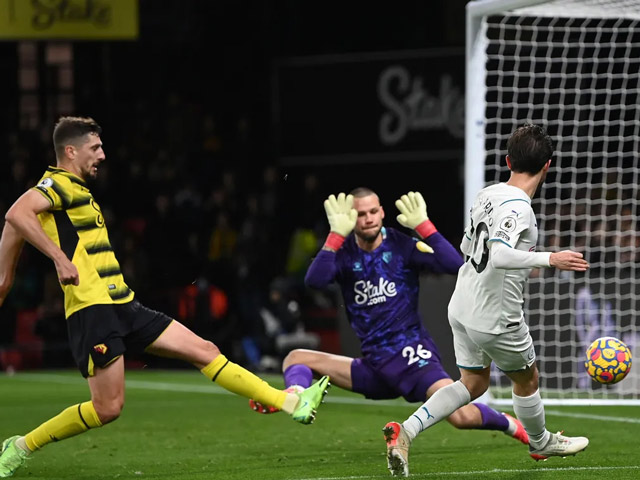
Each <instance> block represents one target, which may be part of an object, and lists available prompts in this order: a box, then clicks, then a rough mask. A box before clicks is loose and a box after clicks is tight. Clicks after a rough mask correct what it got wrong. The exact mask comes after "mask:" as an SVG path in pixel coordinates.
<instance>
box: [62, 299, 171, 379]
mask: <svg viewBox="0 0 640 480" xmlns="http://www.w3.org/2000/svg"><path fill="white" fill-rule="evenodd" d="M172 321H173V319H172V318H170V317H168V316H167V315H165V314H164V313H161V312H156V311H155V310H151V309H150V308H147V307H145V306H144V305H142V304H141V303H140V302H138V301H137V300H132V301H131V302H127V303H122V304H111V305H92V306H90V307H86V308H83V309H82V310H79V311H77V312H75V313H73V314H71V316H70V317H69V318H68V319H67V328H68V330H69V346H70V348H71V353H72V354H73V359H74V360H75V362H76V365H77V366H78V369H79V370H80V373H82V376H83V377H85V378H87V377H92V376H93V374H94V367H99V368H100V367H105V366H106V365H108V364H109V363H111V362H113V361H114V360H115V359H116V358H118V357H119V356H121V355H123V354H124V352H126V351H131V352H136V353H139V352H142V351H143V350H144V349H145V348H147V347H148V346H149V345H151V344H152V343H153V342H154V341H155V340H156V339H157V338H158V337H159V336H160V335H161V334H162V332H164V331H165V330H166V329H167V327H168V326H169V324H170V323H171V322H172Z"/></svg>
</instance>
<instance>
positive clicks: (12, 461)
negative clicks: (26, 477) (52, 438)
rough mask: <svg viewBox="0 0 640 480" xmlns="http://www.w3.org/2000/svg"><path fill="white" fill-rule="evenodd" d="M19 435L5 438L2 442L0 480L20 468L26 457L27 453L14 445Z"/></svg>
mask: <svg viewBox="0 0 640 480" xmlns="http://www.w3.org/2000/svg"><path fill="white" fill-rule="evenodd" d="M19 438H20V435H15V436H13V437H11V438H7V439H6V440H5V441H4V442H2V450H0V478H7V477H10V476H11V475H13V474H14V472H15V471H16V470H17V469H18V468H20V467H21V466H22V464H23V463H24V462H25V460H26V459H27V457H28V455H29V454H28V453H27V452H25V451H24V450H23V449H21V448H20V447H18V446H17V445H16V440H17V439H19Z"/></svg>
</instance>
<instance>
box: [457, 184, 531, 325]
mask: <svg viewBox="0 0 640 480" xmlns="http://www.w3.org/2000/svg"><path fill="white" fill-rule="evenodd" d="M537 238H538V225H537V223H536V219H535V216H534V213H533V210H532V208H531V199H530V198H529V196H528V195H527V194H526V193H525V192H524V191H523V190H521V189H520V188H518V187H514V186H511V185H507V184H506V183H499V184H495V185H491V186H489V187H486V188H484V189H483V190H481V191H480V193H479V194H478V195H477V197H476V199H475V202H474V204H473V207H472V208H471V221H470V224H469V226H468V227H467V228H466V230H465V234H464V238H463V241H462V244H461V246H460V248H461V250H462V253H463V254H464V255H465V260H466V261H465V263H464V265H463V266H462V267H461V268H460V271H459V272H458V279H457V282H456V288H455V291H454V292H453V295H452V297H451V300H450V302H449V316H450V317H451V318H454V319H456V320H458V321H459V322H460V323H462V324H463V325H465V326H466V327H467V328H471V329H473V330H476V331H480V332H486V333H502V332H505V331H507V330H508V329H513V328H514V327H515V326H517V325H518V324H519V323H520V322H521V321H523V303H524V298H523V290H524V284H525V281H526V280H527V277H528V276H529V274H530V273H531V268H518V269H498V268H494V267H493V266H492V262H491V254H492V248H491V246H492V244H493V242H501V243H503V244H505V245H507V246H508V247H510V248H515V249H518V250H522V251H525V252H533V251H535V248H536V247H535V245H536V240H537Z"/></svg>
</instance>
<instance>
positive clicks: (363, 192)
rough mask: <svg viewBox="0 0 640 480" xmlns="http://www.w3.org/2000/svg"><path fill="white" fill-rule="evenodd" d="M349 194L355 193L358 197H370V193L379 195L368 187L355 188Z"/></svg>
mask: <svg viewBox="0 0 640 480" xmlns="http://www.w3.org/2000/svg"><path fill="white" fill-rule="evenodd" d="M349 194H350V195H353V196H354V197H356V198H362V197H368V196H369V195H376V196H377V195H378V194H377V193H376V192H374V191H373V190H371V189H370V188H367V187H358V188H354V189H353V190H351V191H350V192H349Z"/></svg>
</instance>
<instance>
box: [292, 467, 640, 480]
mask: <svg viewBox="0 0 640 480" xmlns="http://www.w3.org/2000/svg"><path fill="white" fill-rule="evenodd" d="M606 470H640V465H627V466H611V467H558V468H535V467H532V468H514V469H506V468H494V469H493V470H472V471H462V472H429V473H412V474H411V477H413V478H429V477H435V476H444V475H451V476H454V475H460V476H469V475H487V474H489V475H491V474H494V473H534V472H578V471H587V472H592V471H596V472H597V471H606ZM363 478H389V475H388V474H387V475H366V476H364V475H352V476H348V477H305V478H300V479H298V480H359V479H363Z"/></svg>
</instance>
